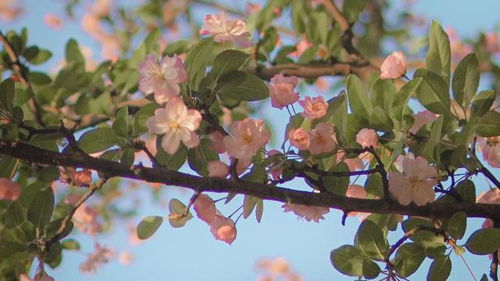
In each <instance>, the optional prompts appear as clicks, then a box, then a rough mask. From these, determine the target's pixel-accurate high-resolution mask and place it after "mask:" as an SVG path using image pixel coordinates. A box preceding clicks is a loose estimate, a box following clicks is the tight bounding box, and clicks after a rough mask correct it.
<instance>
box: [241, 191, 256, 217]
mask: <svg viewBox="0 0 500 281" xmlns="http://www.w3.org/2000/svg"><path fill="white" fill-rule="evenodd" d="M257 200H258V198H257V197H253V196H250V195H245V198H244V199H243V218H245V219H246V218H248V217H249V216H250V215H251V214H252V212H253V210H254V209H255V206H256V204H257Z"/></svg>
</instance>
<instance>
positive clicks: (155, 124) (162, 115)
mask: <svg viewBox="0 0 500 281" xmlns="http://www.w3.org/2000/svg"><path fill="white" fill-rule="evenodd" d="M200 122H201V114H200V112H198V111H197V110H195V109H189V110H188V109H187V107H186V105H185V104H184V102H183V101H182V100H181V99H180V98H177V97H176V98H173V99H171V100H170V101H169V102H168V103H167V104H166V105H165V108H158V109H156V110H155V115H154V116H151V117H150V118H149V119H148V120H147V121H146V126H147V127H148V131H149V133H151V134H156V135H163V134H164V136H163V140H162V142H161V147H162V148H163V149H164V150H165V151H166V152H167V153H168V154H174V153H175V152H176V151H177V150H178V149H179V146H180V144H181V141H182V142H183V143H184V144H185V145H186V146H187V147H189V148H192V147H196V146H198V145H199V144H200V138H199V137H198V135H197V134H196V133H195V131H196V130H197V129H198V127H199V126H200Z"/></svg>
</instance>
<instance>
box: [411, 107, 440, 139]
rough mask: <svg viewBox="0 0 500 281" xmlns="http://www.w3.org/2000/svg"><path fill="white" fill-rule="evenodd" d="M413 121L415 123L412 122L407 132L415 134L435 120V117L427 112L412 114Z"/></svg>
mask: <svg viewBox="0 0 500 281" xmlns="http://www.w3.org/2000/svg"><path fill="white" fill-rule="evenodd" d="M413 119H414V120H415V121H413V125H411V128H410V129H409V130H408V132H410V133H412V134H416V133H417V132H418V131H419V130H420V128H422V127H423V126H424V125H425V124H427V123H429V122H432V121H434V120H436V119H437V116H436V114H434V113H432V112H430V111H429V110H424V111H420V112H419V113H417V114H414V115H413Z"/></svg>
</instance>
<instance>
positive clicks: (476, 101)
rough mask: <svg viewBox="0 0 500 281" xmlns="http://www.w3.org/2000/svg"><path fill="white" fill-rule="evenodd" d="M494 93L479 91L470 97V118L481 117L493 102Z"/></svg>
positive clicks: (491, 91)
mask: <svg viewBox="0 0 500 281" xmlns="http://www.w3.org/2000/svg"><path fill="white" fill-rule="evenodd" d="M495 98H496V95H495V91H493V90H490V91H481V92H479V93H477V94H476V95H475V96H473V97H472V105H471V117H472V118H476V117H482V116H483V115H484V114H485V113H486V112H488V111H489V110H490V108H491V106H492V105H493V103H494V102H495Z"/></svg>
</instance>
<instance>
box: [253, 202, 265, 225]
mask: <svg viewBox="0 0 500 281" xmlns="http://www.w3.org/2000/svg"><path fill="white" fill-rule="evenodd" d="M263 213H264V200H262V199H257V207H256V209H255V219H257V222H260V221H261V220H262V214H263Z"/></svg>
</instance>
